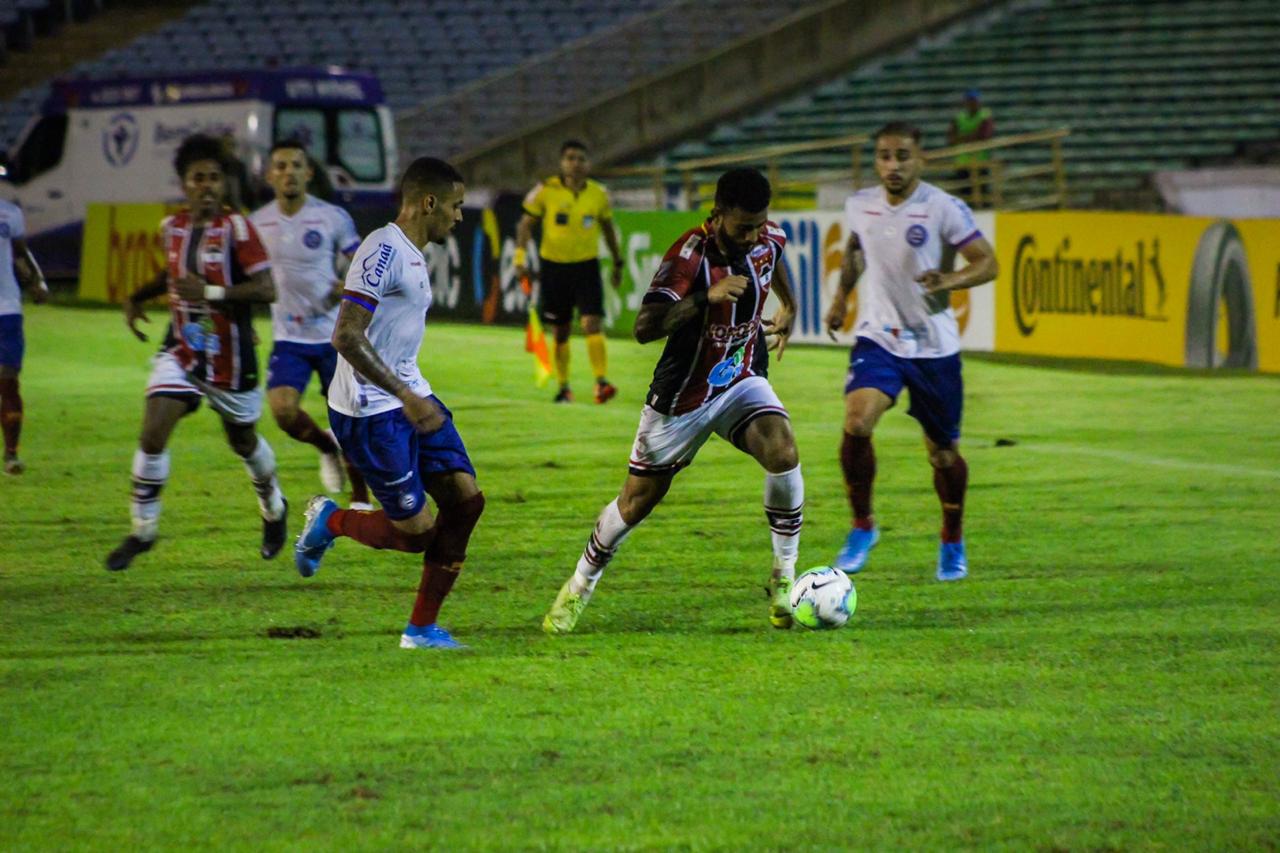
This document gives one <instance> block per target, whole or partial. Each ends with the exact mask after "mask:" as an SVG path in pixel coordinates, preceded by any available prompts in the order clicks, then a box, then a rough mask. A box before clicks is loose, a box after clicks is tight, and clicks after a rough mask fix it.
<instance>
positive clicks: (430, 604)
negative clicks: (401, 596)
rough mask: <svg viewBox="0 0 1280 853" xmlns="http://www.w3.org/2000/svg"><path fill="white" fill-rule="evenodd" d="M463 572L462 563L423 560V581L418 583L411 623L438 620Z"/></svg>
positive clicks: (425, 623)
mask: <svg viewBox="0 0 1280 853" xmlns="http://www.w3.org/2000/svg"><path fill="white" fill-rule="evenodd" d="M461 572H462V563H437V562H436V561H434V560H423V561H422V582H421V583H419V584H418V597H417V598H416V599H415V600H414V602H413V615H411V616H410V617H409V624H411V625H417V626H418V627H422V626H423V625H430V624H432V623H433V622H435V621H436V619H437V618H438V617H439V615H440V606H441V605H442V604H444V600H445V598H446V597H447V596H448V595H449V590H451V589H453V582H454V581H456V580H457V579H458V575H459V574H460V573H461Z"/></svg>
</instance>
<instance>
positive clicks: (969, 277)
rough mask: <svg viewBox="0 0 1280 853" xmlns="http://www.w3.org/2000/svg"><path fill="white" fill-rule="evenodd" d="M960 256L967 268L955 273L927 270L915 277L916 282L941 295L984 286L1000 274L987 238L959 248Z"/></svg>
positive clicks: (994, 252) (994, 251) (994, 253)
mask: <svg viewBox="0 0 1280 853" xmlns="http://www.w3.org/2000/svg"><path fill="white" fill-rule="evenodd" d="M960 254H961V255H963V256H964V259H965V260H966V261H968V262H969V263H968V266H966V267H965V268H964V269H962V270H956V271H955V272H940V271H938V270H929V271H928V272H926V273H923V274H921V275H919V276H917V277H916V281H918V282H920V283H921V284H923V285H924V286H925V287H927V288H928V289H929V292H930V293H941V292H943V291H947V290H966V289H968V288H970V287H977V286H978V285H980V284H986V283H987V282H989V281H991V280H992V279H994V278H995V277H996V276H997V275H999V274H1000V264H999V263H998V262H997V261H996V250H995V249H994V248H992V246H991V244H990V243H988V242H987V238H985V237H978V238H977V239H976V240H970V241H969V242H968V243H965V244H964V245H963V246H961V247H960Z"/></svg>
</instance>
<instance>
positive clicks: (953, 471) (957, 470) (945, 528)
mask: <svg viewBox="0 0 1280 853" xmlns="http://www.w3.org/2000/svg"><path fill="white" fill-rule="evenodd" d="M968 485H969V464H968V463H967V462H965V461H964V457H963V456H961V455H959V454H956V461H955V463H954V464H952V466H951V467H950V468H934V469H933V489H934V491H936V492H937V493H938V499H939V500H941V501H942V541H943V542H959V541H960V540H961V539H962V538H963V536H964V532H963V529H962V523H963V521H964V492H965V489H966V488H967V487H968Z"/></svg>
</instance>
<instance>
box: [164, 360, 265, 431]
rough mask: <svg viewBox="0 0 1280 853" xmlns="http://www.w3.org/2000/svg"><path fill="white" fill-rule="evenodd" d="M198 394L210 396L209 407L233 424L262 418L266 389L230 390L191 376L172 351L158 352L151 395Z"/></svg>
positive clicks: (252, 421) (251, 422)
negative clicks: (263, 393) (264, 391)
mask: <svg viewBox="0 0 1280 853" xmlns="http://www.w3.org/2000/svg"><path fill="white" fill-rule="evenodd" d="M179 395H195V396H196V397H207V398H208V399H209V408H211V409H213V410H214V411H215V412H217V413H218V414H220V415H222V419H223V420H225V421H227V422H228V423H233V424H255V423H257V422H258V418H260V417H262V389H261V388H253V389H251V390H249V391H228V390H227V389H226V388H217V387H215V386H213V385H210V384H209V383H208V382H205V381H203V380H200V379H196V378H195V377H193V376H191V375H190V374H188V373H187V372H186V371H185V370H183V369H182V365H181V364H179V363H178V359H177V357H176V356H175V355H174V354H173V353H171V352H163V351H162V352H158V353H156V357H155V358H154V359H152V362H151V377H150V378H149V379H148V380H147V396H148V397H157V396H179Z"/></svg>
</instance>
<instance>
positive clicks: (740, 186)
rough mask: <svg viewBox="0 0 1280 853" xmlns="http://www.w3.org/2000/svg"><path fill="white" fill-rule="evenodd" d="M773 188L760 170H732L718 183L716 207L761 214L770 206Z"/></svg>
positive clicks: (722, 176)
mask: <svg viewBox="0 0 1280 853" xmlns="http://www.w3.org/2000/svg"><path fill="white" fill-rule="evenodd" d="M772 198H773V188H772V187H770V186H769V179H768V178H766V177H765V176H764V175H762V174H760V170H759V169H751V168H739V169H730V170H729V171H727V172H725V173H724V174H723V175H721V176H720V180H718V181H716V207H717V208H718V209H720V210H742V211H745V212H747V213H759V212H760V211H762V210H764V209H765V208H767V207H768V206H769V200H770V199H772Z"/></svg>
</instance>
